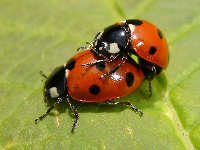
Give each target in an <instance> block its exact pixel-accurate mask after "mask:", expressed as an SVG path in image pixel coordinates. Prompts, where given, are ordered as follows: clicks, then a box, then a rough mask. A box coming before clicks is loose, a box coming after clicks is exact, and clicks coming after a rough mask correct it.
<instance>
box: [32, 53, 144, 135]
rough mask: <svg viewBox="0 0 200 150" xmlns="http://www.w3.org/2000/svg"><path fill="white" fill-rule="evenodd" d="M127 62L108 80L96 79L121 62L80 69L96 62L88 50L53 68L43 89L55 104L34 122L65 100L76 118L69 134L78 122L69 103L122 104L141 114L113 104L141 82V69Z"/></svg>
mask: <svg viewBox="0 0 200 150" xmlns="http://www.w3.org/2000/svg"><path fill="white" fill-rule="evenodd" d="M129 59H130V58H128V59H127V61H126V62H124V65H123V66H122V67H120V68H119V69H118V70H117V71H115V72H114V73H112V74H111V75H110V76H109V77H108V78H104V79H102V80H99V76H101V75H103V74H105V73H106V72H109V71H111V70H113V68H115V66H116V64H118V63H120V59H116V60H114V61H112V62H99V63H96V65H93V66H91V67H83V66H82V64H85V63H93V62H96V61H98V58H96V57H95V55H94V54H93V53H92V52H91V51H90V50H85V51H82V52H80V53H78V54H77V55H75V56H74V57H73V58H71V59H70V60H69V61H68V63H67V64H65V65H64V66H61V67H58V68H56V69H55V71H54V72H53V73H52V74H51V75H50V77H48V78H47V76H45V75H43V76H44V77H46V78H47V80H46V82H45V86H44V95H45V98H46V99H55V100H56V102H55V103H54V104H53V106H51V107H50V108H49V109H48V110H47V111H46V113H45V114H43V115H42V116H40V117H39V118H38V119H36V120H35V123H37V122H38V121H39V120H42V119H43V118H44V117H46V116H47V114H48V113H49V112H50V111H51V110H52V109H53V108H54V107H55V106H56V105H57V104H59V103H61V102H64V101H65V102H67V103H68V104H69V106H70V109H71V110H72V112H73V114H74V116H75V120H74V123H73V125H72V130H71V132H73V131H74V129H75V127H76V125H77V122H78V119H79V115H78V111H77V109H76V108H75V106H74V105H73V104H72V101H78V102H83V103H99V102H102V103H106V104H111V105H125V106H128V107H130V108H131V109H132V110H133V111H134V112H136V113H138V114H139V115H140V116H142V114H143V113H142V111H140V110H139V109H137V108H136V107H135V106H133V105H132V104H131V103H129V102H117V101H114V100H116V99H118V98H120V97H124V96H127V95H129V94H130V93H132V92H133V91H135V90H136V89H137V88H138V87H139V86H140V85H141V83H142V82H143V80H144V74H143V72H142V70H141V69H140V68H139V67H138V66H137V64H135V62H134V61H133V60H132V59H130V60H129Z"/></svg>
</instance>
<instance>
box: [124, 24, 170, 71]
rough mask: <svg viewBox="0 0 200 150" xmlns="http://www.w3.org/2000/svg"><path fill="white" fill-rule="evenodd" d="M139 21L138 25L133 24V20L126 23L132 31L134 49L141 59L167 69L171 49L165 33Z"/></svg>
mask: <svg viewBox="0 0 200 150" xmlns="http://www.w3.org/2000/svg"><path fill="white" fill-rule="evenodd" d="M138 21H140V23H138V24H134V23H132V20H127V21H126V23H127V24H129V28H130V30H131V46H132V49H133V50H134V51H135V52H136V54H137V55H138V56H139V57H141V58H143V59H145V60H146V61H149V62H151V63H153V64H156V65H158V66H160V67H161V68H163V69H165V68H166V67H167V66H168V61H169V60H168V59H169V49H168V44H167V41H166V39H165V37H164V35H163V33H162V32H161V31H160V30H159V29H158V28H157V27H156V26H155V25H153V24H152V23H150V22H147V21H144V20H138ZM131 24H133V26H131Z"/></svg>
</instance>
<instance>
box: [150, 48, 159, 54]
mask: <svg viewBox="0 0 200 150" xmlns="http://www.w3.org/2000/svg"><path fill="white" fill-rule="evenodd" d="M156 51H157V49H156V48H155V47H154V46H152V47H150V49H149V54H150V55H153V54H155V53H156Z"/></svg>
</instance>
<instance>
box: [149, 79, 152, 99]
mask: <svg viewBox="0 0 200 150" xmlns="http://www.w3.org/2000/svg"><path fill="white" fill-rule="evenodd" d="M151 96H152V85H151V80H149V97H151Z"/></svg>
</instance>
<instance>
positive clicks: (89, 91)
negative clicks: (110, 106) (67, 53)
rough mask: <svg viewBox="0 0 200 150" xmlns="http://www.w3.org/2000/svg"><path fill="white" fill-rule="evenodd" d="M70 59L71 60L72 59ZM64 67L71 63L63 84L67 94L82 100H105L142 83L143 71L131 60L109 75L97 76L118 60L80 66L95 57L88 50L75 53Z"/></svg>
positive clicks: (116, 96) (93, 59) (133, 89)
mask: <svg viewBox="0 0 200 150" xmlns="http://www.w3.org/2000/svg"><path fill="white" fill-rule="evenodd" d="M72 60H73V61H72ZM72 60H71V61H70V62H69V63H68V64H67V66H70V63H71V62H73V67H71V68H70V70H68V71H67V76H66V81H67V82H66V83H67V89H68V94H69V96H70V97H71V98H72V99H74V100H76V101H82V102H104V101H107V100H113V99H117V98H120V97H124V96H127V95H129V94H130V93H131V92H133V91H135V90H136V89H137V88H138V87H139V86H140V85H141V83H142V82H143V80H144V74H143V72H142V71H141V69H140V68H138V67H137V66H136V65H135V64H134V63H133V62H132V60H130V61H126V62H125V63H124V64H123V65H122V66H121V67H120V68H119V69H118V70H117V71H116V72H114V73H113V74H111V75H110V76H109V77H108V78H103V79H99V77H100V76H101V75H103V74H105V73H106V72H109V71H111V70H112V69H113V68H114V67H115V66H116V64H118V63H120V61H121V59H120V58H119V59H117V60H115V61H113V62H109V63H105V64H97V65H93V66H89V67H85V66H84V67H83V66H82V65H83V64H88V63H93V62H95V61H97V60H98V59H97V58H95V56H94V54H93V53H91V52H90V50H85V51H83V52H80V53H78V54H77V55H75V56H74V57H73V59H72Z"/></svg>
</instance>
